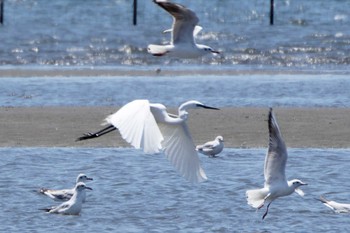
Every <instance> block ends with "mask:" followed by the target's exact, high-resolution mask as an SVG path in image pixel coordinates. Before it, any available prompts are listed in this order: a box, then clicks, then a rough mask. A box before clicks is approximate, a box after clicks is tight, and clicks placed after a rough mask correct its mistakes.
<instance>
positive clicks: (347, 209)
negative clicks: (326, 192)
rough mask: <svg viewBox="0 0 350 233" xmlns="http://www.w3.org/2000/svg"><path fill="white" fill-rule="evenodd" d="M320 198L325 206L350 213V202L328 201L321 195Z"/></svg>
mask: <svg viewBox="0 0 350 233" xmlns="http://www.w3.org/2000/svg"><path fill="white" fill-rule="evenodd" d="M318 200H320V201H321V202H322V203H323V204H324V205H325V206H327V207H329V208H331V209H332V210H333V211H334V212H336V213H350V204H346V203H339V202H335V201H330V200H327V199H326V198H324V197H323V196H321V197H320V198H319V199H318Z"/></svg>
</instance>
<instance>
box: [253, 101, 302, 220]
mask: <svg viewBox="0 0 350 233" xmlns="http://www.w3.org/2000/svg"><path fill="white" fill-rule="evenodd" d="M268 125H269V147H268V151H267V154H266V157H265V166H264V177H265V184H264V188H262V189H254V190H248V191H247V192H246V196H247V201H248V204H249V205H251V206H252V207H254V208H257V209H260V208H262V207H263V206H264V205H265V203H268V205H267V207H266V211H265V213H264V215H263V217H262V219H264V218H265V217H266V215H267V213H268V211H269V207H270V205H271V203H272V202H273V201H274V200H275V199H277V198H279V197H283V196H288V195H290V194H292V193H293V192H296V193H298V194H299V195H300V196H304V192H303V191H302V190H301V189H299V187H300V186H302V185H306V183H303V182H302V181H300V180H297V179H294V180H290V181H287V179H286V175H285V169H286V163H287V157H288V155H287V148H286V145H285V143H284V140H283V138H282V135H281V132H280V129H279V127H278V124H277V121H276V117H275V115H274V113H273V111H272V108H270V111H269V119H268Z"/></svg>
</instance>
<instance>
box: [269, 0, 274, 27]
mask: <svg viewBox="0 0 350 233" xmlns="http://www.w3.org/2000/svg"><path fill="white" fill-rule="evenodd" d="M273 8H274V4H273V0H270V25H273Z"/></svg>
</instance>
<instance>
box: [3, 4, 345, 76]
mask: <svg viewBox="0 0 350 233" xmlns="http://www.w3.org/2000/svg"><path fill="white" fill-rule="evenodd" d="M132 2H133V1H130V0H112V1H96V0H91V1H89V3H88V4H86V2H85V1H81V0H76V1H71V0H56V1H43V0H30V1H28V0H7V1H5V16H4V25H3V26H0V40H1V47H0V64H1V65H33V64H34V65H54V66H72V65H78V66H90V65H97V66H100V65H108V66H114V65H125V66H129V65H141V66H144V65H152V64H166V65H170V66H178V65H186V66H187V65H198V64H211V65H213V66H216V65H228V66H230V65H235V66H236V65H243V66H245V67H270V66H273V67H279V68H292V69H293V68H297V69H301V68H313V69H320V68H321V69H334V70H338V69H345V70H348V71H349V64H350V59H349V53H350V35H349V27H348V25H349V20H350V15H349V10H348V9H349V8H350V2H349V1H324V0H312V1H304V0H282V1H275V24H274V26H270V25H269V9H270V6H269V1H258V0H250V1H245V2H241V1H232V0H221V1H207V0H198V1H186V0H174V2H178V3H181V4H184V5H186V6H187V7H189V8H190V9H192V10H194V11H195V12H196V13H197V15H198V17H199V18H200V25H202V26H203V27H204V29H203V31H202V32H201V33H200V34H199V37H198V39H197V42H198V43H202V44H207V45H210V46H212V47H213V48H216V49H218V50H220V51H221V52H222V54H221V55H220V56H206V57H203V58H201V59H195V60H178V59H163V58H157V57H152V56H150V55H149V54H147V50H146V47H147V45H148V44H150V43H154V44H162V43H167V42H168V41H169V35H165V34H162V31H163V30H165V29H168V28H170V26H171V23H172V19H171V17H170V16H169V15H168V14H167V13H166V12H165V11H164V10H162V9H161V8H160V7H158V6H157V5H156V4H154V3H153V2H152V1H151V0H149V1H138V3H139V4H138V5H139V8H138V9H139V10H138V25H137V26H132ZM208 67H209V66H208ZM208 67H207V68H208Z"/></svg>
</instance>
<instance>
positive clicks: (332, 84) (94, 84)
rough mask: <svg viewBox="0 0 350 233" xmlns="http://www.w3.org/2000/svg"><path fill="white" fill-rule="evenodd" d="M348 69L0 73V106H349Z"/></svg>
mask: <svg viewBox="0 0 350 233" xmlns="http://www.w3.org/2000/svg"><path fill="white" fill-rule="evenodd" d="M349 89H350V82H349V77H348V75H326V74H323V75H321V74H318V75H273V76H271V75H236V76H199V75H198V76H175V77H172V76H153V77H149V76H142V77H137V76H133V77H96V78H92V77H74V78H72V77H59V78H54V77H52V78H35V77H33V78H15V77H11V78H0V93H2V94H1V95H0V106H14V107H16V106H121V105H124V104H125V103H127V102H129V101H132V100H134V99H149V100H150V101H152V102H159V103H163V104H165V105H166V106H172V107H176V106H178V105H179V104H181V103H182V102H185V101H187V100H190V99H195V100H199V101H201V102H203V103H206V104H210V105H213V106H218V107H244V106H250V107H256V106H259V107H271V106H272V107H275V106H289V107H291V106H294V107H295V106H298V107H350V92H349Z"/></svg>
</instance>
